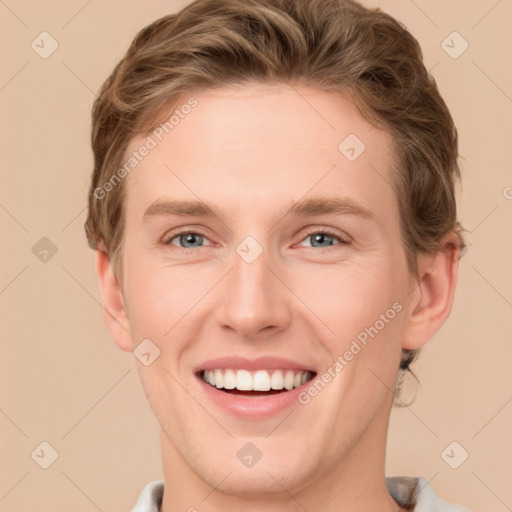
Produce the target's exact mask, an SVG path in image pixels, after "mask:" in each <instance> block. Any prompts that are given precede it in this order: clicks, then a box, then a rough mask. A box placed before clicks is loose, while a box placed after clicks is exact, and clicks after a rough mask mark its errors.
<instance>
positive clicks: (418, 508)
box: [386, 476, 468, 512]
mask: <svg viewBox="0 0 512 512" xmlns="http://www.w3.org/2000/svg"><path fill="white" fill-rule="evenodd" d="M386 485H387V487H388V492H389V494H391V497H392V498H393V499H394V500H395V501H396V502H397V503H398V504H399V505H401V506H403V507H407V506H409V507H411V506H414V508H413V509H412V510H413V511H414V512H468V509H467V508H464V507H462V506H460V505H455V504H453V505H450V504H449V503H446V502H444V501H442V500H441V499H440V498H439V497H438V496H437V494H436V493H435V491H434V489H432V487H431V486H430V484H429V483H428V481H427V480H426V479H425V478H422V477H419V478H412V477H406V476H395V477H388V478H386Z"/></svg>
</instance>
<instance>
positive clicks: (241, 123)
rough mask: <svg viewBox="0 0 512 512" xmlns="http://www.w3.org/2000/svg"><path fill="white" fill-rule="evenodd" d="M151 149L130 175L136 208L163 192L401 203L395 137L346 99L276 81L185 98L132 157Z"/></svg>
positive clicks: (266, 200)
mask: <svg viewBox="0 0 512 512" xmlns="http://www.w3.org/2000/svg"><path fill="white" fill-rule="evenodd" d="M190 105H193V107H190ZM144 145H147V146H151V149H150V150H149V151H144V152H145V153H146V155H145V156H144V157H142V158H140V156H139V158H140V161H138V162H137V165H136V167H135V168H134V169H133V171H131V172H130V173H129V175H128V177H127V183H126V185H127V194H126V207H127V209H128V210H130V211H131V210H133V209H136V210H141V209H143V208H144V209H146V208H147V207H148V206H149V205H150V204H151V203H152V202H153V201H154V200H155V199H157V198H158V197H160V196H164V195H166V196H173V195H176V196H179V197H180V198H187V199H198V198H199V199H202V200H205V201H206V200H211V201H213V202H215V203H216V204H217V205H223V206H226V207H233V208H236V207H239V208H242V207H252V208H253V209H254V208H256V209H258V207H263V206H264V207H265V208H272V207H273V206H281V205H282V203H283V202H286V203H288V202H289V201H290V200H298V199H299V198H300V197H303V196H305V195H307V194H308V193H309V192H312V191H314V192H315V193H316V194H327V193H329V194H330V195H332V194H335V195H338V196H340V195H341V196H345V195H349V196H352V197H354V196H357V197H355V198H356V199H358V200H359V202H360V203H362V204H364V205H367V206H371V204H372V203H375V202H376V201H377V202H380V203H381V204H380V206H379V204H377V205H376V206H377V209H378V208H379V207H380V208H384V207H388V209H389V205H392V207H393V208H392V209H395V206H396V205H394V204H393V203H394V193H393V190H392V187H391V182H392V158H391V139H390V137H389V136H388V134H387V133H385V132H383V131H381V130H378V129H377V128H375V127H374V126H372V125H371V124H370V123H369V122H368V121H367V120H365V119H364V118H363V117H362V115H361V114H360V112H359V111H358V109H357V108H356V106H355V105H354V104H353V103H352V102H351V101H350V100H349V99H347V98H346V97H345V96H343V95H342V94H340V93H330V92H325V91H320V90H317V89H313V88H309V87H305V86H290V85H284V84H283V85H281V84H275V85H271V86H268V85H265V86H263V85H246V86H238V87H230V88H221V89H214V90H207V91H203V92H201V93H197V94H193V95H190V96H184V97H183V99H182V102H181V103H179V102H178V104H177V105H175V106H174V107H173V110H172V111H170V112H165V113H162V124H161V125H159V126H156V127H155V129H154V130H153V132H151V133H150V134H149V138H147V137H146V138H138V139H134V140H132V141H131V143H130V145H129V148H128V151H127V154H126V158H129V157H130V155H132V153H133V152H134V151H135V152H137V151H138V149H139V148H141V147H142V146H144ZM377 213H378V212H377Z"/></svg>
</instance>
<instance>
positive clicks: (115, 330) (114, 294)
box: [96, 250, 133, 352]
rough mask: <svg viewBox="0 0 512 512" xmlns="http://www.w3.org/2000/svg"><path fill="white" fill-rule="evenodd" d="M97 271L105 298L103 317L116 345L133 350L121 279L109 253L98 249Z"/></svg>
mask: <svg viewBox="0 0 512 512" xmlns="http://www.w3.org/2000/svg"><path fill="white" fill-rule="evenodd" d="M96 273H97V276H98V281H99V285H100V289H101V295H102V298H103V318H104V319H105V323H106V325H107V329H108V331H109V332H110V335H111V336H112V338H113V339H114V341H115V343H116V345H117V346H118V347H119V348H120V349H122V350H125V351H126V352H132V351H133V346H132V337H131V332H130V323H129V321H128V315H127V311H126V304H125V302H124V298H123V294H122V290H121V287H120V285H119V281H118V280H117V277H116V276H115V274H114V272H113V270H112V265H111V264H110V259H109V257H108V254H107V253H106V252H104V251H101V250H97V251H96Z"/></svg>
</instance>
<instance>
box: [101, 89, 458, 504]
mask: <svg viewBox="0 0 512 512" xmlns="http://www.w3.org/2000/svg"><path fill="white" fill-rule="evenodd" d="M194 96H195V98H196V99H197V101H198V105H197V107H196V108H195V109H194V110H193V111H192V112H191V113H190V114H189V115H188V116H187V117H186V118H185V119H183V120H181V122H180V124H179V125H178V126H177V127H175V129H174V130H173V131H172V132H171V133H170V134H169V135H168V136H167V137H165V138H164V140H163V141H162V142H161V143H159V144H158V145H157V147H156V148H154V149H153V150H152V151H151V152H150V153H149V155H148V156H146V157H145V158H144V160H143V161H142V162H140V164H139V165H138V166H137V168H136V170H134V171H132V173H131V174H130V175H129V176H128V177H127V178H126V179H125V183H124V185H125V186H126V196H125V215H126V217H125V219H126V224H125V231H124V242H123V252H122V261H123V273H122V276H119V277H120V281H121V282H122V286H121V285H120V284H119V281H118V280H117V279H116V277H115V274H114V272H113V270H112V266H111V265H110V262H109V258H108V256H107V255H106V254H105V253H104V252H102V251H98V252H97V271H98V276H99V282H100V286H101V290H102V295H103V301H104V306H105V320H106V323H107V326H108V329H109V331H110V333H111V335H112V337H113V339H114V340H115V342H116V344H117V345H118V346H119V347H120V348H121V349H123V350H125V351H128V352H130V351H133V350H134V348H135V347H136V346H137V345H138V344H139V343H140V342H141V341H142V340H144V339H146V338H149V339H151V340H152V342H153V343H154V344H155V345H157V346H158V347H159V349H160V351H161V354H160V357H159V358H158V359H156V360H155V361H154V363H152V364H151V365H150V366H144V365H143V364H141V363H139V362H138V361H137V363H136V364H137V367H138V370H139V374H140V377H141V380H142V383H143V386H144V389H145V392H146V395H147V397H148V400H149V403H150V405H151V407H152V409H153V411H154V413H155V415H156V418H157V420H158V421H159V423H160V426H161V444H162V463H163V470H164V479H165V490H164V497H163V503H162V509H161V510H162V511H163V512H171V511H173V510H189V509H190V508H191V507H195V508H196V509H197V510H199V511H200V512H211V511H219V510H222V511H230V510H245V511H251V512H260V511H261V512H263V511H265V512H268V511H275V512H292V511H297V510H303V509H306V510H322V511H325V512H331V511H332V512H334V511H336V512H339V511H340V510H343V511H344V512H352V511H354V512H355V511H361V510H379V511H382V512H390V511H397V510H402V509H400V507H399V506H398V505H397V504H396V503H395V502H394V500H393V499H392V498H391V496H390V495H389V493H388V492H387V489H386V485H385V472H384V461H385V451H386V448H385V447H386V435H387V428H388V422H389V414H390V410H391V405H392V398H393V396H392V390H393V389H394V387H395V380H396V376H397V370H398V365H399V361H400V355H401V350H402V348H409V349H415V348H420V347H421V346H422V345H423V344H424V343H426V342H427V341H428V340H429V339H431V338H432V336H433V335H434V334H435V333H436V332H437V331H438V330H439V328H440V327H441V326H442V324H443V323H444V321H445V320H446V319H447V317H448V316H449V314H450V310H451V306H452V301H453V296H454V290H455V284H456V278H457V250H456V249H454V246H456V245H457V240H456V237H455V235H454V234H448V235H446V236H445V237H444V238H443V239H442V240H441V243H440V251H439V253H438V254H436V255H420V256H418V268H419V276H418V278H416V277H414V276H412V275H411V274H410V273H409V271H408V268H407V264H406V256H405V252H404V248H403V245H402V239H401V233H400V224H399V211H398V203H397V200H396V197H395V192H394V190H393V189H392V188H391V187H390V186H389V183H391V182H392V180H393V173H394V172H395V171H394V169H393V159H392V156H391V150H390V148H391V139H390V138H389V136H388V135H387V134H386V133H385V132H383V131H380V130H378V129H377V128H375V127H373V126H372V125H371V124H370V123H369V122H368V121H366V120H365V119H364V118H363V117H362V116H361V114H360V113H359V111H358V110H357V109H356V107H355V106H354V105H353V104H352V103H351V102H350V101H349V100H348V99H346V98H345V97H343V96H342V95H340V94H333V93H327V92H322V91H319V90H316V89H312V88H309V87H306V86H296V87H295V88H291V87H289V86H286V85H279V84H276V85H273V86H268V85H266V86H262V85H244V86H239V87H236V88H232V89H226V88H224V89H216V90H209V91H203V92H201V93H200V94H196V95H194ZM306 100H307V101H306ZM349 134H356V135H357V137H358V138H359V139H360V140H362V141H363V142H364V144H365V146H366V149H365V151H364V152H363V153H362V154H361V155H360V156H359V157H358V158H357V159H356V160H355V161H353V162H351V161H349V160H348V159H347V158H346V157H345V156H344V155H343V154H342V153H341V152H340V151H339V150H338V145H339V144H340V142H341V141H342V140H343V139H344V138H345V137H346V136H347V135H349ZM141 141H143V139H137V140H133V141H132V142H131V144H130V147H129V148H128V151H127V153H129V152H130V151H131V150H133V149H134V148H136V147H139V146H140V144H141ZM376 171H378V172H376ZM315 198H316V199H320V200H326V199H327V198H334V199H338V200H340V199H341V200H343V201H345V203H350V205H351V207H350V208H347V207H346V204H345V208H344V209H343V210H342V211H338V212H336V213H327V212H326V213H317V214H315V215H297V214H292V213H291V211H290V206H291V204H292V203H293V202H299V201H305V200H309V199H315ZM169 200H174V201H182V200H187V201H198V200H200V201H201V202H203V203H206V204H208V205H210V206H212V207H213V208H215V209H216V212H217V213H218V216H200V215H197V214H195V215H186V216H178V215H175V214H174V215H173V214H171V213H170V212H169V211H168V210H169V209H168V208H158V209H157V208H155V207H153V208H152V209H151V210H152V211H153V215H146V216H145V215H144V213H145V212H146V210H148V208H149V207H150V206H151V205H155V203H159V202H162V201H169ZM354 205H357V206H358V207H360V208H359V209H360V210H361V209H364V210H365V211H368V212H370V215H369V216H365V215H362V214H361V212H360V211H359V212H358V211H356V209H354V208H353V206H354ZM151 210H150V212H151ZM155 210H159V211H160V213H159V214H156V213H155ZM166 210H167V212H166V213H165V211H166ZM196 213H198V212H196ZM303 213H304V212H303ZM310 213H311V212H310ZM178 228H179V229H183V230H190V231H192V232H194V233H197V236H196V237H195V238H193V239H192V241H190V239H187V237H186V236H181V237H180V236H177V235H176V232H177V231H178ZM308 230H314V231H318V232H319V233H327V234H326V235H324V237H323V238H322V237H318V236H316V237H315V236H314V235H311V234H310V233H309V232H308ZM200 235H201V236H203V238H201V236H200ZM247 236H252V237H253V238H254V239H255V240H256V241H257V242H258V244H259V245H260V247H261V248H262V250H263V251H262V253H261V255H260V256H259V257H258V258H257V259H256V260H255V261H254V262H252V263H247V262H246V261H244V259H243V258H242V257H240V255H239V254H238V253H237V251H236V248H237V246H238V245H239V244H240V243H241V242H242V241H243V240H244V239H245V238H246V237H247ZM336 237H340V238H339V239H338V238H336ZM347 242H348V243H347ZM396 302H398V303H399V304H400V305H402V307H403V309H402V310H401V311H400V312H399V313H398V314H396V316H395V317H394V318H393V319H392V320H391V321H389V322H388V323H386V324H385V327H384V328H383V329H381V330H380V331H379V333H378V335H377V336H375V338H373V339H371V340H370V341H369V342H368V344H367V346H365V347H364V348H363V349H362V350H361V351H360V352H359V353H358V354H357V356H355V357H354V358H353V359H352V360H351V361H350V362H349V364H348V365H347V366H346V367H345V368H343V370H342V371H341V372H339V374H337V376H336V377H335V378H334V379H332V381H331V382H330V383H329V384H328V385H327V386H325V388H324V389H323V390H322V391H321V392H320V393H318V395H317V396H315V397H314V398H312V399H311V401H310V403H308V404H307V405H301V404H300V403H298V402H297V403H296V404H294V405H292V406H291V407H289V408H287V409H286V410H285V411H282V413H281V412H280V413H279V414H276V415H272V416H271V417H266V418H262V419H254V418H252V419H247V418H241V417H237V416H235V415H233V414H230V413H229V412H226V411H225V410H223V409H222V408H220V407H218V406H217V404H215V403H213V402H212V401H211V400H210V399H209V397H208V396H206V394H205V393H204V391H203V389H202V384H201V383H200V382H199V379H198V378H197V376H196V375H194V373H193V368H195V367H196V366H197V365H200V363H201V362H204V361H206V360H208V359H213V358H217V357H221V356H228V355H231V354H236V355H241V356H245V357H247V358H254V357H257V356H260V355H265V356H268V355H270V356H276V357H285V358H292V359H293V360H295V361H299V362H303V363H305V364H306V363H307V364H308V365H309V366H312V367H313V368H315V370H316V371H317V378H319V377H320V375H321V374H322V373H323V372H324V371H325V370H326V369H327V368H329V367H332V365H333V363H334V362H335V360H336V358H337V356H339V355H340V354H343V353H344V352H345V351H346V350H347V349H349V348H350V345H351V342H352V341H353V340H354V339H356V337H357V335H358V334H359V333H360V332H362V331H363V330H364V329H365V328H367V327H369V326H372V325H374V324H375V322H376V320H378V319H379V318H380V315H381V314H382V313H385V312H386V311H387V310H388V309H389V308H391V307H392V305H393V304H394V303H396ZM311 382H314V379H313V381H311ZM311 382H310V383H309V384H311ZM247 442H252V443H254V445H256V446H257V447H258V449H259V450H260V451H261V453H262V458H261V459H260V461H259V462H258V463H257V464H256V465H254V466H253V467H251V468H247V467H245V466H244V465H243V464H242V463H241V461H240V460H239V459H238V458H237V452H238V451H239V450H240V449H241V448H242V447H243V446H244V445H245V444H246V443H247Z"/></svg>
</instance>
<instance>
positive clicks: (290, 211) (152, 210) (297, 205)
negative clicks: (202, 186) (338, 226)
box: [143, 197, 374, 220]
mask: <svg viewBox="0 0 512 512" xmlns="http://www.w3.org/2000/svg"><path fill="white" fill-rule="evenodd" d="M326 214H335V215H357V216H359V217H363V218H365V219H373V218H374V214H373V212H372V211H371V210H369V209H368V208H367V207H366V206H363V205H362V204H360V203H358V202H357V201H354V200H353V199H348V198H339V197H313V198H309V199H304V200H301V201H291V203H290V204H289V205H288V206H287V207H285V208H284V209H283V211H282V214H281V218H283V217H288V216H297V217H313V216H315V215H326ZM167 215H176V216H179V217H205V218H206V217H218V218H221V214H220V212H219V210H218V209H217V208H215V207H214V206H211V205H208V204H206V203H204V202H202V201H196V200H175V199H165V198H160V199H156V200H155V201H153V203H151V205H150V206H149V207H148V208H147V210H146V211H145V212H144V216H143V219H144V220H149V219H150V218H152V217H159V216H167Z"/></svg>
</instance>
